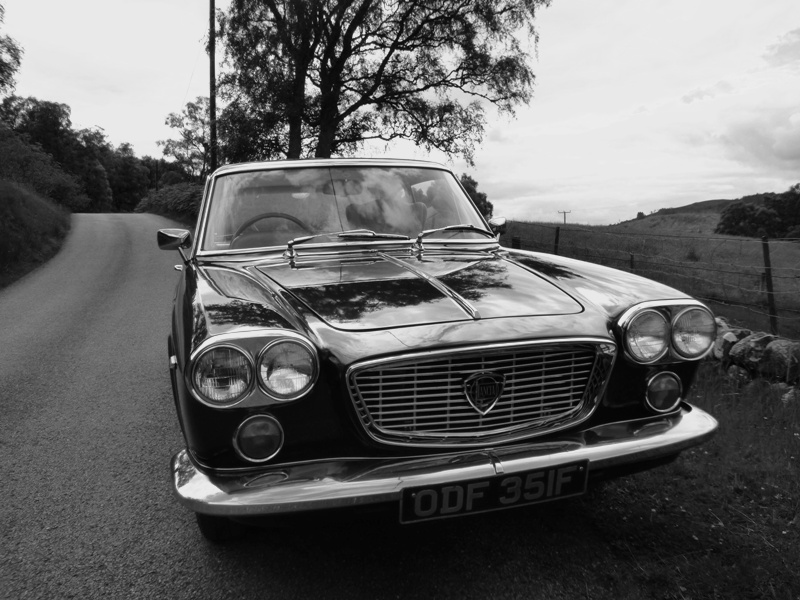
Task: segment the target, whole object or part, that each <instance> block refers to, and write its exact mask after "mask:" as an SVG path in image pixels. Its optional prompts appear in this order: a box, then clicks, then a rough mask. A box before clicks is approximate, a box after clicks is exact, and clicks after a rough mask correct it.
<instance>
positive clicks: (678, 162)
mask: <svg viewBox="0 0 800 600" xmlns="http://www.w3.org/2000/svg"><path fill="white" fill-rule="evenodd" d="M0 4H3V5H4V6H5V8H6V14H5V23H4V24H3V25H2V29H1V30H0V31H2V32H3V33H6V34H8V35H10V36H11V37H13V38H14V39H15V40H16V41H17V42H18V43H19V45H20V46H22V48H23V49H24V55H23V59H22V66H21V68H20V72H19V73H18V75H17V78H16V80H17V86H16V93H17V94H18V95H21V96H35V97H37V98H39V99H42V100H50V101H55V102H61V103H65V104H67V105H69V106H70V108H71V109H72V124H73V127H74V128H76V129H82V128H84V127H99V128H102V129H103V130H104V132H105V134H106V135H107V137H108V140H109V141H110V142H111V143H112V144H115V145H119V144H122V143H125V142H127V143H130V144H131V145H132V146H133V148H134V151H135V152H136V154H137V155H138V156H145V155H149V156H156V157H157V156H161V150H160V148H159V147H158V146H157V144H156V142H157V141H158V140H164V139H168V138H169V137H171V136H172V133H173V132H172V130H170V129H169V128H168V127H167V126H166V125H165V124H164V121H165V119H166V117H167V115H168V114H169V113H171V112H180V111H181V109H182V108H183V106H184V105H185V104H186V103H187V102H189V101H192V100H194V99H195V98H196V97H197V96H201V95H208V83H209V68H208V61H207V55H206V54H205V49H204V44H205V39H206V36H207V29H208V6H209V5H208V3H207V2H204V1H200V0H70V1H69V2H65V1H64V0H0ZM226 5H227V0H217V7H218V8H220V7H224V6H226ZM536 26H537V30H538V33H539V41H538V45H537V46H536V48H535V50H534V51H533V52H532V66H533V70H534V72H535V74H536V83H535V87H534V95H533V99H532V101H531V102H530V104H528V105H525V106H521V107H519V108H518V109H517V110H516V114H515V115H514V116H513V117H509V116H506V115H497V114H495V113H494V112H493V111H491V110H489V111H488V112H487V116H488V124H487V129H486V134H485V136H484V140H483V143H482V144H481V146H480V147H479V148H478V149H477V151H476V153H475V166H474V167H471V166H468V165H467V164H466V163H464V162H463V161H462V160H458V159H456V160H452V161H448V159H447V157H444V156H441V155H436V154H434V155H428V154H426V153H424V152H423V151H421V150H420V149H418V148H416V147H414V146H412V145H410V144H397V145H394V146H390V147H388V148H387V147H385V146H375V147H369V148H367V149H365V152H364V155H367V156H393V157H401V158H432V159H433V160H437V161H439V162H446V163H447V164H448V165H449V166H451V167H452V168H453V169H454V170H456V172H457V173H459V174H460V173H463V172H467V173H469V174H470V175H472V176H473V177H474V178H475V179H476V180H477V181H478V185H479V190H480V191H483V192H485V193H487V194H488V196H489V200H490V201H491V202H493V204H494V206H495V210H494V212H495V215H498V216H505V217H508V218H514V219H526V220H536V221H554V222H563V220H564V218H566V220H567V222H568V223H584V224H609V223H616V222H619V221H624V220H628V219H633V218H635V217H636V215H637V213H638V212H644V213H645V214H648V213H650V212H652V211H655V210H658V209H659V208H665V207H674V206H682V205H685V204H689V203H692V202H698V201H702V200H711V199H718V198H728V199H733V198H739V197H741V196H744V195H747V194H752V193H758V192H770V191H776V192H781V191H785V190H786V189H788V188H789V186H791V185H793V184H795V183H798V182H800V1H797V0H670V1H669V2H665V1H664V0H553V1H552V4H551V5H550V6H549V7H547V8H544V9H542V10H541V11H540V12H539V14H538V16H537V18H536ZM218 53H221V51H220V49H218ZM563 213H566V215H564V214H563Z"/></svg>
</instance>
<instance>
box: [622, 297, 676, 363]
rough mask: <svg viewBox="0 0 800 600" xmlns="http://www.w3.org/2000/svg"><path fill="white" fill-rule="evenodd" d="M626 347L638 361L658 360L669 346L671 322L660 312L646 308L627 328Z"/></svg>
mask: <svg viewBox="0 0 800 600" xmlns="http://www.w3.org/2000/svg"><path fill="white" fill-rule="evenodd" d="M625 347H626V349H627V350H628V353H629V354H630V355H631V356H632V357H633V358H634V359H635V360H637V361H639V362H643V363H650V362H654V361H656V360H658V359H659V358H661V357H662V356H664V354H665V353H666V352H667V349H668V347H669V324H668V323H667V319H666V318H665V317H664V315H662V314H661V313H660V312H657V311H655V310H644V311H642V312H640V313H639V314H638V315H636V316H635V317H634V318H633V319H632V320H631V322H630V323H629V324H628V326H627V328H626V330H625Z"/></svg>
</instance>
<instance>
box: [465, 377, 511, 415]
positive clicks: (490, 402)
mask: <svg viewBox="0 0 800 600" xmlns="http://www.w3.org/2000/svg"><path fill="white" fill-rule="evenodd" d="M505 383H506V378H505V376H504V375H501V374H500V373H485V372H481V373H474V374H472V375H470V376H469V377H467V378H466V379H465V380H464V394H466V396H467V400H468V401H469V403H470V405H471V406H472V408H474V409H475V410H477V411H478V412H479V413H480V414H482V415H485V414H486V413H488V412H489V411H490V410H492V409H493V408H494V405H495V404H497V401H498V400H499V399H500V396H501V395H502V393H503V387H504V386H505Z"/></svg>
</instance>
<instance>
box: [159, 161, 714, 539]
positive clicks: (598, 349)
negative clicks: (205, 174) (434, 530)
mask: <svg viewBox="0 0 800 600" xmlns="http://www.w3.org/2000/svg"><path fill="white" fill-rule="evenodd" d="M504 228H505V220H504V219H492V220H490V221H488V222H487V221H486V220H485V219H484V218H483V217H482V216H481V214H480V213H479V211H478V210H477V209H476V207H475V205H474V204H473V203H472V201H471V199H470V197H469V195H468V194H467V193H466V192H465V190H464V188H463V187H462V186H461V184H460V182H459V179H458V178H457V177H455V176H454V174H453V172H452V171H451V170H449V169H447V168H446V167H443V166H440V165H438V164H435V163H430V162H424V161H407V160H356V159H330V160H299V161H277V162H268V163H251V164H237V165H230V166H225V167H222V168H220V169H218V170H217V171H215V172H214V173H213V175H211V176H210V177H209V178H208V181H207V183H206V186H205V191H204V196H203V200H202V204H201V208H200V214H199V218H198V221H197V227H196V231H195V234H194V235H193V234H191V233H190V232H189V231H186V230H181V229H165V230H161V231H159V232H158V241H159V246H160V247H161V248H163V249H173V250H174V249H177V250H179V251H180V253H181V256H182V258H183V264H182V265H177V266H176V268H177V269H178V270H180V277H179V281H178V285H177V292H176V296H175V303H174V311H173V316H172V328H171V333H170V335H169V340H168V342H169V365H170V373H171V379H172V386H173V392H174V398H175V406H176V408H177V414H178V420H179V422H180V426H181V428H182V431H183V435H184V438H185V441H186V448H185V449H184V450H182V451H181V452H179V453H178V454H177V455H176V456H174V457H173V459H172V473H173V484H174V492H175V494H176V496H177V498H178V500H179V501H180V502H181V503H182V504H183V505H185V506H186V507H188V508H189V509H191V510H192V511H194V512H195V513H196V515H197V522H198V525H199V528H200V530H201V532H202V534H203V535H204V536H205V537H207V538H208V539H210V540H213V541H221V540H225V539H228V538H230V537H233V536H234V535H236V533H238V532H239V531H240V530H241V525H240V523H247V522H256V521H259V520H263V519H264V517H269V516H271V515H272V516H274V515H279V516H281V518H283V515H299V514H306V515H308V514H309V513H308V511H321V510H322V509H325V511H334V512H333V513H332V512H322V513H317V514H321V515H323V517H326V518H327V517H328V516H334V515H335V514H336V513H335V510H336V509H350V512H352V509H354V508H355V509H357V510H362V509H364V508H366V507H371V508H377V509H380V511H381V512H383V514H384V515H386V514H391V513H386V512H385V511H386V510H387V509H388V510H390V511H396V513H395V514H396V518H397V519H399V521H400V522H403V523H414V522H417V521H426V520H429V519H437V518H442V517H452V516H457V515H466V514H471V513H480V512H484V511H489V510H494V509H502V508H508V507H514V506H519V505H525V504H533V503H538V502H543V501H550V500H556V499H560V498H566V497H570V496H576V495H579V494H582V493H584V492H585V491H586V489H587V486H588V485H589V484H590V483H591V482H593V481H595V480H598V479H602V478H608V477H612V476H617V475H621V474H626V473H630V472H634V471H638V470H642V469H646V468H650V467H653V466H656V465H659V464H663V463H665V462H668V461H670V460H672V459H673V458H675V457H676V456H677V455H678V453H680V452H681V451H682V450H685V449H686V448H689V447H692V446H695V445H697V444H700V443H701V442H703V441H705V440H707V439H709V438H710V437H711V436H712V435H713V432H714V430H715V429H716V427H717V423H716V421H715V420H714V419H713V418H712V417H711V416H709V415H708V414H706V413H705V412H703V411H702V410H700V409H698V408H696V407H693V406H691V405H689V404H687V403H686V402H685V398H686V397H687V393H688V390H689V386H690V385H691V382H692V379H693V377H694V375H695V372H696V371H697V368H698V365H699V361H700V360H701V359H703V357H705V356H706V354H707V353H708V352H709V350H710V349H711V347H712V344H713V342H714V338H715V321H714V317H713V316H712V314H711V312H710V311H709V310H708V308H706V307H705V306H704V305H703V304H701V303H700V302H698V301H696V300H694V299H692V298H690V297H688V296H686V295H685V294H683V293H681V292H679V291H677V290H675V289H672V288H669V287H666V286H664V285H661V284H658V283H655V282H653V281H649V280H646V279H643V278H640V277H637V276H635V275H632V274H630V273H626V272H622V271H617V270H614V269H610V268H607V267H603V266H599V265H595V264H590V263H585V262H581V261H578V260H572V259H568V258H563V257H560V256H555V255H549V254H542V253H536V252H527V251H522V250H513V249H508V248H505V247H502V246H500V244H499V241H498V240H499V235H500V233H501V232H502V231H503V230H504Z"/></svg>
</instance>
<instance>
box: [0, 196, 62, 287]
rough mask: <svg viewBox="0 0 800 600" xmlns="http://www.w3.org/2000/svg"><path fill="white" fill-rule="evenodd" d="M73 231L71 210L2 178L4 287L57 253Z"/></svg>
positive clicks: (0, 270) (0, 279) (0, 273)
mask: <svg viewBox="0 0 800 600" xmlns="http://www.w3.org/2000/svg"><path fill="white" fill-rule="evenodd" d="M67 231H69V213H68V212H67V211H66V210H64V209H63V208H61V207H60V206H57V205H56V204H54V203H53V202H51V201H49V200H48V199H46V198H44V197H42V196H40V195H39V194H36V193H35V192H33V191H32V190H31V189H29V188H26V187H24V186H21V185H19V184H15V183H11V182H8V181H0V287H4V286H6V285H8V284H9V283H11V282H12V281H14V280H15V279H18V278H19V277H21V276H22V275H24V274H25V273H27V272H28V271H30V270H32V269H33V268H35V267H36V266H38V265H39V264H41V263H43V262H44V261H46V260H47V259H48V258H50V257H51V256H53V255H54V254H55V253H56V252H57V251H58V249H59V248H60V247H61V242H62V241H63V240H64V237H65V236H66V234H67Z"/></svg>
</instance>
